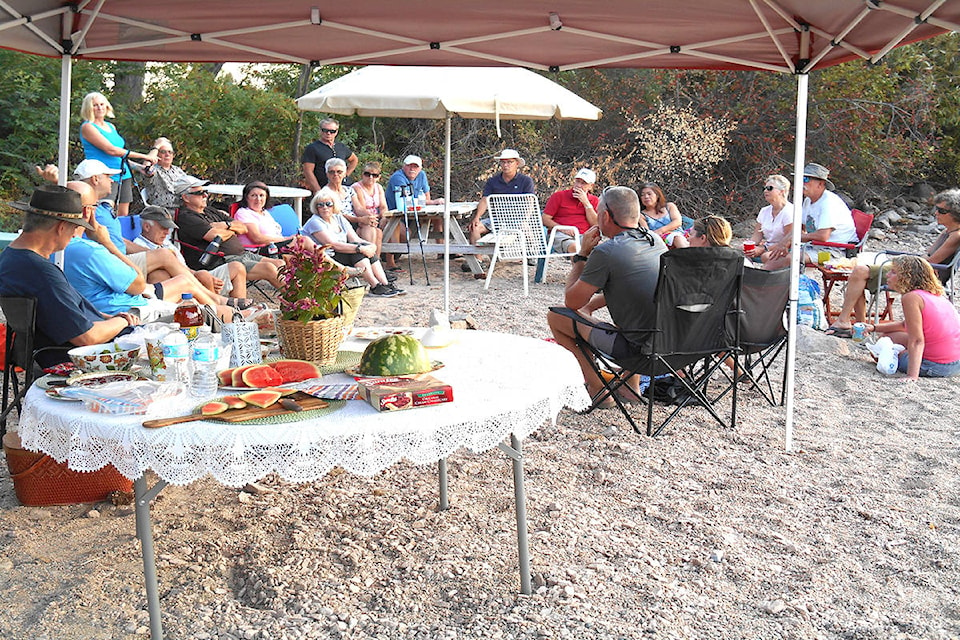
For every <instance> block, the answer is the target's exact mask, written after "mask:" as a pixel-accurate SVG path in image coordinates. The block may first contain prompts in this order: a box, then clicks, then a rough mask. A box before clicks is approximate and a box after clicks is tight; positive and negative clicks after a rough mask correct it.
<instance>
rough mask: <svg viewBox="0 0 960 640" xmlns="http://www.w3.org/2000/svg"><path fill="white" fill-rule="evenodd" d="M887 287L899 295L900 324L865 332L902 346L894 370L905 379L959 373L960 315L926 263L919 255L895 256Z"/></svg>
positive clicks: (944, 376) (886, 323)
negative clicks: (901, 309)
mask: <svg viewBox="0 0 960 640" xmlns="http://www.w3.org/2000/svg"><path fill="white" fill-rule="evenodd" d="M887 284H888V285H889V286H890V288H892V289H893V290H894V291H897V292H899V293H901V294H903V297H902V298H900V304H901V306H902V307H903V321H902V322H881V323H880V324H878V325H876V326H874V325H872V324H868V325H867V331H868V332H876V333H877V334H880V335H881V336H887V337H889V338H890V339H891V340H893V342H895V343H896V344H901V345H903V346H904V347H906V349H904V350H903V351H901V352H900V363H899V366H898V369H899V370H900V371H902V372H904V373H906V374H907V377H906V379H907V380H916V379H917V378H919V377H920V376H924V377H929V378H947V377H950V376H955V375H957V374H960V315H958V314H957V310H956V308H954V306H953V304H952V303H951V302H950V301H949V300H947V299H946V298H944V297H943V285H942V284H941V283H940V279H939V278H938V277H937V275H936V273H934V271H933V267H931V266H930V263H929V262H927V261H926V260H924V259H923V258H921V257H919V256H897V257H896V258H894V259H893V267H891V269H890V271H889V273H888V274H887Z"/></svg>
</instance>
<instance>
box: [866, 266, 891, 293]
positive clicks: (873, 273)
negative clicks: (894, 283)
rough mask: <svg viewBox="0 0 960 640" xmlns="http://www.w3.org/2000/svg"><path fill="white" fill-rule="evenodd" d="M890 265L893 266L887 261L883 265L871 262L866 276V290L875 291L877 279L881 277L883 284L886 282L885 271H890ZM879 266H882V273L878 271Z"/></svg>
mask: <svg viewBox="0 0 960 640" xmlns="http://www.w3.org/2000/svg"><path fill="white" fill-rule="evenodd" d="M892 266H893V264H891V263H889V262H887V263H886V264H883V265H879V264H871V265H870V266H869V269H870V275H869V276H867V291H870V292H875V291H876V290H877V284H878V281H880V280H881V277H882V282H883V284H886V283H887V272H888V271H890V267H892ZM881 267H882V269H883V273H882V274H881V273H880V270H881Z"/></svg>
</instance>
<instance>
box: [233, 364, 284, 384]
mask: <svg viewBox="0 0 960 640" xmlns="http://www.w3.org/2000/svg"><path fill="white" fill-rule="evenodd" d="M240 375H241V379H242V380H243V386H245V387H251V388H253V389H262V388H264V387H274V386H276V385H278V384H283V376H281V375H280V373H279V372H277V370H276V369H274V368H273V367H271V366H270V365H268V364H255V365H253V366H252V367H248V368H246V369H244V370H243V373H242V374H240Z"/></svg>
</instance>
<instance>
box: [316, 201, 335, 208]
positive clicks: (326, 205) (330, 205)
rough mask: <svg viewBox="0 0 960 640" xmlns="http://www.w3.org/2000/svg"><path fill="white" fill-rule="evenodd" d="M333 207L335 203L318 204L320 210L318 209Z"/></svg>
mask: <svg viewBox="0 0 960 640" xmlns="http://www.w3.org/2000/svg"><path fill="white" fill-rule="evenodd" d="M332 206H333V203H332V202H329V201H328V202H318V203H317V208H318V209H319V208H320V207H332Z"/></svg>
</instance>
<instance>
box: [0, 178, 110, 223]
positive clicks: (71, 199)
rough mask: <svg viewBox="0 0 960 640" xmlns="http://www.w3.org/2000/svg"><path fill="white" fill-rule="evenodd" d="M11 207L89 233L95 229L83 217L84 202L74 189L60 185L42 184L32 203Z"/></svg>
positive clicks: (13, 204) (16, 204)
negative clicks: (66, 223)
mask: <svg viewBox="0 0 960 640" xmlns="http://www.w3.org/2000/svg"><path fill="white" fill-rule="evenodd" d="M9 204H10V206H11V207H13V208H14V209H19V210H20V211H25V212H27V213H36V214H39V215H41V216H47V217H49V218H57V219H59V220H62V221H63V222H69V223H71V224H75V225H77V226H78V227H83V228H84V229H87V230H89V231H93V227H92V226H91V225H90V223H89V222H87V221H86V220H85V219H84V217H83V201H82V200H81V199H80V194H79V193H78V192H76V191H74V190H73V189H68V188H66V187H62V186H60V185H58V184H42V185H40V186H39V187H37V188H36V189H34V191H33V194H32V195H31V196H30V202H10V203H9Z"/></svg>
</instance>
